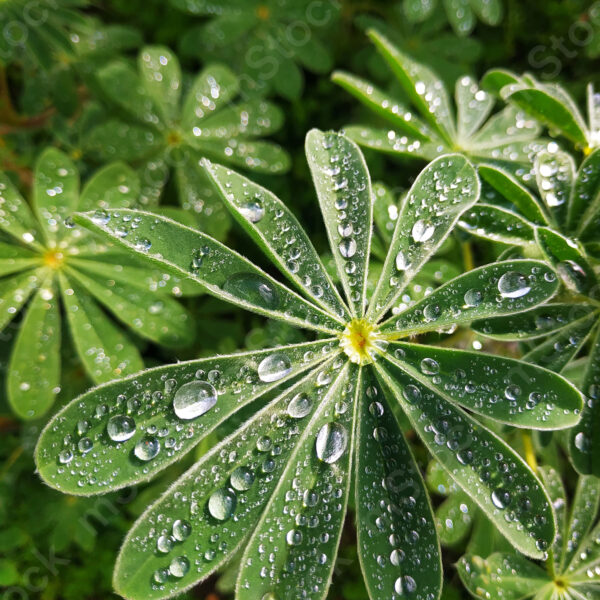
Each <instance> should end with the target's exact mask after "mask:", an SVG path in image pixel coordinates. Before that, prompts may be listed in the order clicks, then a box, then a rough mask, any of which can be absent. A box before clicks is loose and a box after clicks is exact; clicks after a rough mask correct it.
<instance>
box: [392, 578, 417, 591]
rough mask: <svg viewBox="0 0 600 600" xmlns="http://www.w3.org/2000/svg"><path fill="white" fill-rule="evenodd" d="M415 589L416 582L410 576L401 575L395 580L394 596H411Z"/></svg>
mask: <svg viewBox="0 0 600 600" xmlns="http://www.w3.org/2000/svg"><path fill="white" fill-rule="evenodd" d="M416 589H417V582H416V581H415V580H414V579H413V578H412V577H411V576H410V575H403V576H402V577H398V579H396V583H395V584H394V590H395V591H396V594H400V595H401V596H402V595H404V594H412V593H413V592H414V591H415V590H416Z"/></svg>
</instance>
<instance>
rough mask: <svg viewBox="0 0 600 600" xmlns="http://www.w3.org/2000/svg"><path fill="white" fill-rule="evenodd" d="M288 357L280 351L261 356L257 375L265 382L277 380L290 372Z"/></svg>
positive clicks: (290, 365) (290, 366)
mask: <svg viewBox="0 0 600 600" xmlns="http://www.w3.org/2000/svg"><path fill="white" fill-rule="evenodd" d="M291 371H292V364H291V363H290V359H289V358H288V357H287V356H286V355H285V354H281V353H277V354H271V355H270V356H267V357H266V358H263V359H262V360H261V361H260V364H259V365H258V377H259V378H260V380H261V381H264V382H265V383H271V382H273V381H279V380H280V379H283V378H284V377H285V376H286V375H288V374H289V373H291Z"/></svg>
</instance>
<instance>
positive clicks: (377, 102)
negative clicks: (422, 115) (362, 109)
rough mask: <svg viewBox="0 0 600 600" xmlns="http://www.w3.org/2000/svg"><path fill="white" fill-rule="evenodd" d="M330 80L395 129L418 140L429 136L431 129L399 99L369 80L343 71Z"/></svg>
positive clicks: (426, 138)
mask: <svg viewBox="0 0 600 600" xmlns="http://www.w3.org/2000/svg"><path fill="white" fill-rule="evenodd" d="M331 80H332V81H334V82H335V83H337V84H338V85H339V86H341V87H343V88H344V89H345V90H346V91H347V92H350V94H352V95H353V96H354V97H355V98H357V99H358V100H359V101H360V102H361V103H362V104H364V105H365V106H366V107H367V108H370V109H371V110H372V111H374V112H375V113H377V114H379V115H381V116H382V117H383V118H384V119H387V120H388V121H389V122H390V123H392V124H393V125H395V127H396V129H398V130H399V131H401V132H402V133H405V134H406V135H409V136H411V137H412V138H416V139H420V140H428V139H430V138H431V131H429V128H428V127H426V126H425V124H424V123H422V122H421V120H420V119H419V118H418V117H415V116H414V115H413V114H412V112H411V111H410V110H409V109H408V107H406V106H405V105H404V104H403V103H402V102H401V101H399V100H397V99H396V98H393V97H392V96H390V95H389V94H387V93H386V92H384V91H382V90H380V89H379V88H378V87H376V86H374V85H373V84H372V83H371V82H369V81H367V80H365V79H361V78H360V77H356V76H355V75H352V74H350V73H346V72H344V71H335V72H334V73H333V74H332V75H331Z"/></svg>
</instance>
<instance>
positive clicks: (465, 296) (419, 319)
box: [381, 259, 558, 336]
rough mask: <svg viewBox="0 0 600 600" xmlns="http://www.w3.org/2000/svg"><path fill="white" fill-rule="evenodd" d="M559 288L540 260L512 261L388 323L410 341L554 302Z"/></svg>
mask: <svg viewBox="0 0 600 600" xmlns="http://www.w3.org/2000/svg"><path fill="white" fill-rule="evenodd" d="M557 289H558V281H557V278H556V275H555V274H554V271H552V270H551V269H550V267H548V265H546V264H545V263H543V262H541V261H537V260H526V259H525V260H507V261H503V262H497V263H492V264H491V265H486V266H483V267H479V268H477V269H473V270H472V271H468V272H467V273H464V274H463V275H460V276H459V277H456V278H455V279H452V280H451V281H449V282H448V283H445V284H444V285H442V286H440V287H439V288H437V289H436V290H434V291H433V292H432V293H431V294H429V296H426V297H425V298H423V299H422V300H420V301H419V302H417V303H416V304H413V305H411V306H410V307H408V308H406V309H405V310H403V311H402V312H400V314H398V315H397V316H393V317H391V318H390V319H388V320H387V321H386V322H385V323H383V324H382V327H381V330H382V331H384V332H389V333H392V332H397V336H407V335H412V334H415V333H420V332H423V331H432V330H439V329H443V328H447V327H451V326H455V325H458V324H461V323H469V322H471V321H474V320H476V319H483V318H487V317H500V316H504V315H510V314H514V313H519V312H522V311H524V310H527V309H529V308H533V307H535V306H537V305H538V304H541V303H542V302H544V301H546V300H548V299H549V298H551V297H552V296H553V294H554V293H555V292H556V290H557Z"/></svg>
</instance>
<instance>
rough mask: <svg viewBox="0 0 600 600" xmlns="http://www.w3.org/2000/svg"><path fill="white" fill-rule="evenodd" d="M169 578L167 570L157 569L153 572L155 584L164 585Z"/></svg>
mask: <svg viewBox="0 0 600 600" xmlns="http://www.w3.org/2000/svg"><path fill="white" fill-rule="evenodd" d="M168 578H169V569H157V570H156V571H154V581H155V582H156V583H160V584H162V583H166V582H167V579H168Z"/></svg>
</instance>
